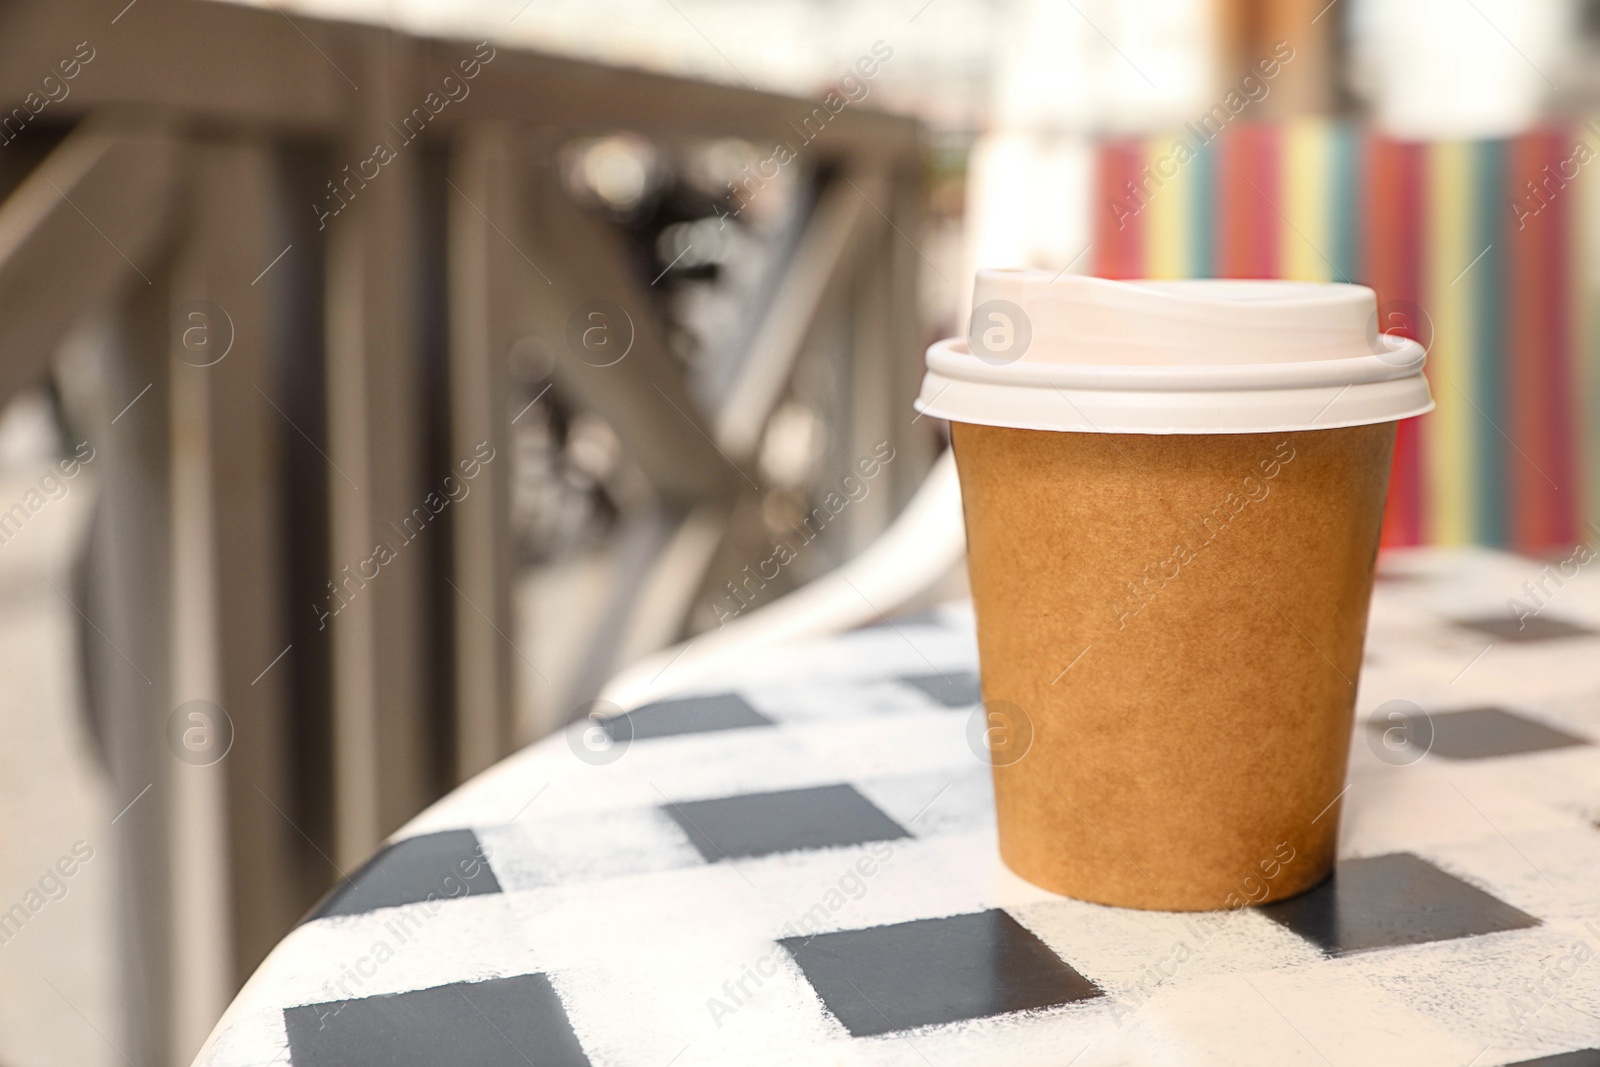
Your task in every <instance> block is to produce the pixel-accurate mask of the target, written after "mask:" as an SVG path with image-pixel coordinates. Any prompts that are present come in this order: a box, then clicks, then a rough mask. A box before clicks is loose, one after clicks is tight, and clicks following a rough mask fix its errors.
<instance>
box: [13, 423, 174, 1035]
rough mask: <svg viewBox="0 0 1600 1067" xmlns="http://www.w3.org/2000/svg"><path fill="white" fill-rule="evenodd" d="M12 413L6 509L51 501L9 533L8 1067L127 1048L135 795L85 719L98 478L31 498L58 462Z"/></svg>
mask: <svg viewBox="0 0 1600 1067" xmlns="http://www.w3.org/2000/svg"><path fill="white" fill-rule="evenodd" d="M11 421H12V419H11V416H10V413H8V415H7V417H6V418H5V419H0V513H4V512H6V511H9V510H10V509H11V507H12V506H13V505H14V504H17V503H24V504H25V502H26V501H28V500H29V499H31V500H32V501H34V502H38V501H39V500H40V499H43V500H44V501H45V502H44V503H43V505H42V506H40V507H39V509H38V510H37V512H36V513H34V514H32V515H31V517H30V518H29V519H28V521H27V523H26V524H25V525H24V526H23V528H22V530H21V532H20V533H17V534H16V535H15V536H13V537H11V538H10V539H9V540H7V541H5V542H4V543H0V1067H55V1065H63V1067H66V1065H71V1067H101V1065H106V1067H110V1065H113V1064H121V1063H122V1062H123V1057H122V1054H121V1053H120V1052H119V1051H118V1047H119V1046H121V1045H122V1044H123V1041H122V1035H121V1029H122V1009H121V1007H120V997H119V991H118V982H119V978H118V969H117V943H118V942H117V936H116V927H115V901H116V897H115V894H116V892H117V884H116V879H117V862H116V848H117V840H116V835H117V828H116V826H115V825H113V824H112V819H113V818H114V817H115V816H116V815H117V813H118V811H119V809H120V808H121V807H122V805H123V804H124V803H126V801H127V800H128V799H131V798H120V800H121V802H120V803H119V798H114V797H113V796H111V791H110V786H109V782H108V780H107V777H106V774H105V772H104V769H103V767H102V765H101V762H100V758H99V755H98V752H97V751H96V748H95V745H94V741H93V739H92V737H91V735H90V731H89V729H88V726H87V723H86V722H85V719H84V712H83V692H82V682H81V670H80V667H79V662H78V647H79V638H78V627H79V625H80V619H79V617H78V615H77V613H76V610H75V608H74V607H73V606H72V604H71V603H70V602H69V600H68V599H67V598H68V597H70V596H72V595H73V586H72V582H71V576H70V572H71V564H72V562H73V560H74V559H75V558H76V557H77V555H78V553H79V552H80V551H81V546H82V543H83V538H84V535H85V532H86V528H87V524H88V519H89V516H90V512H91V509H92V506H93V501H94V488H95V487H94V484H93V474H92V472H91V471H88V470H85V471H83V472H82V473H80V474H79V475H78V476H77V477H76V478H74V479H72V480H71V481H70V482H66V483H64V484H65V485H66V487H67V489H66V493H65V495H64V496H59V498H58V499H50V497H49V496H48V495H47V494H44V493H41V494H40V495H39V496H37V497H32V498H29V497H28V494H29V492H30V491H33V490H38V489H39V487H40V478H41V477H42V476H44V475H45V474H46V473H47V472H49V471H50V470H51V469H52V467H51V465H50V463H49V461H48V460H47V459H45V458H44V457H42V456H40V455H39V454H38V453H37V451H35V454H34V455H33V456H32V457H27V456H23V457H18V456H16V455H15V454H13V455H9V456H8V455H6V454H5V453H6V452H7V451H12V452H13V453H14V451H15V450H12V449H7V448H6V447H5V446H6V444H7V441H6V440H5V438H6V436H7V434H6V432H5V431H6V430H7V427H6V426H5V425H4V423H8V422H11ZM8 461H9V462H8ZM50 484H51V487H52V488H53V489H54V492H55V493H56V494H59V493H60V489H59V488H56V487H55V486H54V483H50ZM52 585H53V586H54V588H52ZM145 799H146V800H148V798H145ZM75 849H76V853H75V851H74V850H75ZM85 856H87V857H89V858H88V859H87V860H86V861H85V859H84V857H85ZM63 870H69V871H71V872H72V874H71V876H70V877H66V878H63V877H61V875H60V872H61V871H63ZM14 906H15V907H20V908H21V909H22V910H21V911H20V912H13V910H12V909H13V907H14ZM31 908H37V910H36V911H35V910H31ZM6 913H11V914H12V915H13V918H12V919H11V920H9V921H8V920H7V919H6ZM22 915H26V916H27V918H26V921H25V922H21V923H20V928H18V923H17V917H20V916H22Z"/></svg>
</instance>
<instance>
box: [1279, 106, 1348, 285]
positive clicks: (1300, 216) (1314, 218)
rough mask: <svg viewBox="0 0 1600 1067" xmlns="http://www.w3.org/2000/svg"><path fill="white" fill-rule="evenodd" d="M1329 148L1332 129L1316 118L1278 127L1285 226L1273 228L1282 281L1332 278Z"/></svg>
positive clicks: (1281, 206)
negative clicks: (1277, 235) (1276, 229)
mask: <svg viewBox="0 0 1600 1067" xmlns="http://www.w3.org/2000/svg"><path fill="white" fill-rule="evenodd" d="M1332 144H1333V138H1332V131H1331V129H1330V128H1329V126H1328V123H1327V122H1326V121H1324V120H1322V119H1314V118H1308V119H1297V120H1295V121H1293V122H1290V123H1288V124H1287V125H1285V126H1284V129H1283V148H1282V152H1283V157H1282V167H1283V192H1282V193H1281V194H1280V203H1279V210H1280V211H1282V212H1283V215H1284V218H1285V219H1287V220H1288V225H1286V226H1283V227H1280V229H1279V241H1280V242H1281V243H1280V244H1279V246H1278V259H1279V263H1280V267H1279V269H1280V271H1281V272H1282V274H1283V276H1284V277H1285V278H1292V279H1295V280H1297V281H1307V282H1326V281H1334V280H1335V279H1334V276H1333V264H1332V263H1330V262H1329V257H1330V256H1331V247H1330V246H1331V245H1332V241H1331V240H1330V238H1331V235H1332V229H1331V226H1332V224H1331V222H1330V216H1331V209H1332V203H1331V200H1330V197H1331V195H1332V191H1331V188H1330V174H1329V170H1330V168H1331V167H1332V165H1333V158H1332V157H1333V153H1332Z"/></svg>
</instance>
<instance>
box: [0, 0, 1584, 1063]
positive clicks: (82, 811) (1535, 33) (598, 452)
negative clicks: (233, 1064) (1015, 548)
mask: <svg viewBox="0 0 1600 1067" xmlns="http://www.w3.org/2000/svg"><path fill="white" fill-rule="evenodd" d="M1594 116H1600V3H1596V2H1594V0H1588V2H1579V0H1387V2H1383V3H1379V2H1377V0H1332V2H1324V0H1310V2H1302V0H1121V2H1113V0H1065V2H1062V3H1059V4H1056V3H1045V2H1043V0H1010V2H1006V0H993V2H986V0H861V2H857V3H853V4H848V5H846V4H839V3H834V2H829V0H775V2H769V3H761V4H755V3H750V2H748V0H581V2H580V0H532V2H528V0H457V2H451V3H444V2H439V0H409V2H392V3H380V2H376V0H373V2H366V0H293V2H285V3H281V4H278V3H262V4H260V5H257V6H250V5H246V4H225V3H220V2H213V0H133V2H131V3H129V2H128V0H109V2H105V3H102V2H99V0H93V2H90V0H63V2H59V3H50V2H44V0H39V2H21V0H9V2H6V3H0V196H3V198H4V199H3V200H0V353H3V354H4V359H3V361H0V402H3V404H4V407H3V410H0V629H3V632H4V635H5V638H4V640H3V641H0V663H3V669H4V675H3V678H4V681H5V683H6V684H5V685H4V686H0V723H3V724H4V727H5V730H4V743H0V833H3V834H4V842H5V846H4V848H3V849H0V1064H3V1065H6V1067H34V1065H44V1064H73V1065H96V1064H108V1065H109V1064H115V1063H119V1062H123V1063H127V1064H130V1065H137V1067H145V1065H147V1064H149V1065H155V1064H182V1063H187V1062H188V1061H189V1058H190V1056H192V1054H193V1053H194V1051H195V1050H196V1049H198V1047H199V1045H200V1043H201V1041H203V1039H204V1038H205V1036H206V1034H207V1033H208V1031H209V1030H210V1027H211V1025H212V1024H213V1023H214V1022H215V1020H216V1018H217V1017H218V1016H219V1015H220V1013H221V1011H222V1009H223V1008H224V1007H225V1006H226V1004H227V1003H228V1001H229V999H230V998H231V997H232V995H233V993H234V992H235V991H236V990H237V989H238V987H239V986H240V984H241V983H242V982H243V981H244V980H245V979H246V978H248V976H249V975H250V973H251V972H252V971H253V969H254V968H255V966H256V965H257V964H258V963H259V962H260V960H261V959H262V958H263V957H264V955H265V954H266V953H267V952H268V951H269V950H270V949H271V947H272V946H273V945H274V944H275V943H276V942H277V941H278V940H279V939H280V938H281V937H282V936H283V935H284V934H285V933H286V932H287V931H288V930H289V929H290V928H291V927H292V926H293V924H294V923H295V921H296V920H297V918H298V917H299V916H300V915H302V914H303V913H304V912H305V911H306V910H307V909H308V908H309V907H310V906H311V904H312V903H313V902H315V901H316V899H317V898H318V897H319V896H320V895H321V894H322V893H324V892H325V891H326V890H327V889H328V888H330V887H331V886H332V885H333V884H334V883H335V881H336V880H337V879H338V878H339V876H340V872H341V871H349V870H351V869H353V868H354V867H355V866H356V865H358V864H359V863H360V862H361V861H362V860H363V859H364V858H365V857H366V856H367V855H369V854H370V853H371V851H372V850H373V849H374V848H375V847H376V846H377V845H378V844H379V843H380V842H381V840H382V839H383V838H384V837H385V836H386V835H388V834H389V833H391V832H393V831H394V830H395V829H397V828H398V827H399V826H400V825H401V824H402V823H403V822H404V821H405V820H406V819H408V818H409V817H411V816H412V815H414V814H415V813H416V812H418V811H419V810H420V809H421V808H422V807H423V806H425V805H426V804H427V803H429V802H430V801H431V800H433V799H435V798H437V797H438V796H440V795H442V794H443V793H444V792H446V791H448V790H449V789H450V788H451V787H453V786H454V785H456V784H457V783H459V782H461V781H463V780H464V779H465V778H467V777H470V776H471V775H472V774H474V773H476V772H477V771H479V770H482V769H483V768H484V767H487V766H488V765H490V764H491V763H493V762H495V761H496V760H498V759H500V758H502V757H504V756H506V755H508V754H509V753H511V752H513V751H515V750H516V749H517V748H519V747H521V746H523V745H526V744H528V743H530V742H532V741H535V740H537V739H538V738H540V737H543V736H545V735H546V734H549V733H551V732H553V731H557V730H560V729H561V728H563V727H565V726H566V725H567V724H569V723H571V722H573V721H575V720H578V719H581V718H582V717H583V716H584V715H585V714H587V712H588V711H589V710H591V708H592V707H593V703H592V702H593V701H594V699H595V698H596V696H597V695H598V694H599V692H600V690H601V687H602V686H603V684H604V683H605V681H606V680H607V679H608V678H609V677H611V676H613V675H614V674H615V672H617V671H618V670H619V669H621V668H623V667H624V666H626V665H627V664H629V663H632V662H635V661H637V660H638V659H639V658H640V657H642V656H645V655H646V654H648V653H651V652H655V651H657V650H660V649H663V648H666V647H668V646H671V645H673V644H674V643H676V642H679V641H682V640H685V639H688V638H692V637H693V636H694V635H695V634H697V633H702V632H705V631H707V630H709V629H713V628H717V627H719V626H720V625H722V624H725V623H726V622H727V621H728V620H729V619H731V618H736V617H740V616H742V615H744V613H745V612H747V611H754V610H758V609H759V608H760V607H762V606H764V605H766V604H768V603H770V602H772V601H773V600H775V599H777V598H778V597H780V596H781V595H782V594H783V593H785V592H787V591H790V590H793V589H796V588H798V587H800V586H802V585H804V584H805V583H806V582H808V581H810V580H812V579H814V578H816V577H817V576H819V575H821V574H823V573H826V572H827V571H829V570H830V569H832V568H834V567H836V566H838V565H839V564H840V563H842V562H844V561H845V560H848V559H850V558H851V557H852V556H854V555H856V554H857V553H858V552H860V551H861V550H862V549H863V548H864V547H865V546H866V545H868V544H870V543H871V542H872V540H873V539H874V538H875V537H876V536H877V535H878V534H879V533H881V532H882V531H883V530H884V528H885V527H886V526H887V525H888V524H889V523H890V522H891V521H892V520H893V518H894V517H895V516H896V514H898V513H899V511H900V510H901V509H902V508H903V507H904V505H905V503H906V502H907V501H908V500H909V499H910V497H911V496H912V494H913V493H914V492H915V491H916V489H917V487H918V485H919V484H920V482H921V480H922V478H923V476H924V474H925V473H926V472H927V471H928V469H929V468H930V466H931V464H932V463H933V461H934V459H935V457H936V456H937V455H938V453H939V451H940V450H941V449H942V447H943V442H944V439H945V438H944V429H943V427H942V426H940V425H937V424H936V423H935V421H934V420H931V419H917V418H915V417H914V412H913V411H912V410H911V406H910V404H911V399H912V398H913V396H914V395H915V392H916V388H917V385H918V382H919V380H920V377H921V372H922V368H921V352H922V350H923V349H924V347H925V346H926V345H927V344H928V343H929V342H930V341H932V340H934V339H936V338H938V337H941V336H947V335H950V334H953V333H959V332H962V331H963V324H964V320H965V316H966V314H967V306H966V305H967V300H968V296H969V286H970V279H971V276H972V272H973V270H974V269H975V268H977V267H1034V268H1041V269H1046V270H1050V271H1055V272H1079V273H1095V274H1100V275H1103V276H1108V277H1118V278H1132V277H1164V278H1170V277H1208V276H1222V277H1281V278H1303V279H1316V280H1334V281H1342V280H1349V281H1355V282H1360V283H1364V284H1368V285H1371V286H1373V287H1374V288H1375V289H1377V291H1378V294H1379V299H1380V302H1381V304H1380V309H1381V323H1380V325H1381V326H1382V328H1383V329H1386V330H1392V331H1399V332H1403V333H1407V334H1408V335H1411V336H1414V337H1416V338H1418V339H1419V340H1422V341H1423V342H1424V343H1426V344H1427V345H1428V346H1429V348H1430V368H1429V369H1430V377H1431V379H1432V384H1433V390H1434V395H1435V397H1436V399H1437V401H1438V410H1437V411H1436V412H1435V413H1434V414H1432V415H1431V416H1429V417H1427V418H1426V419H1423V420H1420V421H1417V422H1414V423H1412V424H1407V425H1406V426H1404V427H1403V429H1402V433H1401V441H1400V447H1399V451H1398V454H1397V457H1396V461H1395V464H1396V465H1395V471H1394V483H1393V485H1394V488H1393V492H1392V497H1391V501H1390V511H1389V514H1388V517H1387V521H1386V529H1385V542H1386V544H1388V545H1391V546H1406V545H1415V544H1481V545H1486V546H1498V547H1504V548H1508V549H1512V550H1515V551H1518V552H1522V553H1526V554H1530V555H1541V554H1548V553H1553V552H1560V553H1562V554H1563V555H1566V554H1570V551H1571V549H1572V547H1573V545H1574V544H1576V543H1577V542H1579V541H1588V540H1590V538H1591V537H1592V536H1596V530H1597V528H1596V527H1594V526H1593V525H1592V522H1593V520H1594V518H1595V510H1596V509H1595V501H1596V499H1600V494H1597V493H1596V492H1593V491H1591V490H1592V488H1593V487H1595V486H1596V479H1597V476H1600V465H1597V464H1596V463H1595V462H1594V460H1595V459H1596V458H1597V457H1600V436H1597V435H1600V419H1596V418H1595V417H1594V410H1595V408H1596V407H1597V406H1600V380H1597V379H1600V373H1597V371H1600V361H1597V358H1596V357H1597V355H1600V353H1597V350H1596V345H1595V339H1594V329H1593V320H1594V311H1595V309H1596V296H1597V294H1600V279H1597V278H1596V276H1595V273H1594V265H1595V263H1596V262H1597V257H1596V255H1595V252H1596V248H1595V246H1596V243H1597V241H1600V224H1597V207H1600V204H1597V200H1596V197H1597V194H1596V192H1595V190H1596V188H1597V186H1596V182H1595V179H1594V178H1593V177H1591V176H1588V173H1587V172H1588V171H1590V170H1593V169H1594V168H1593V167H1592V166H1591V164H1592V163H1593V162H1594V160H1595V157H1596V155H1597V154H1600V123H1597V122H1595V121H1593V117H1594ZM886 455H887V456H891V457H892V458H891V459H888V460H886V461H883V462H882V463H881V470H880V471H879V473H878V474H877V475H875V476H874V477H872V478H870V479H867V480H866V482H865V483H864V484H858V487H857V489H856V490H854V491H852V490H850V489H849V488H848V487H847V486H846V485H845V483H844V479H845V477H846V476H847V475H850V474H852V472H853V471H856V470H858V469H859V464H860V461H861V460H863V459H864V458H867V457H872V456H876V457H877V458H878V459H879V460H884V457H885V456H886ZM841 499H842V500H843V503H838V504H837V505H835V504H834V503H830V502H829V501H830V500H831V501H840V500H841ZM819 506H822V507H823V510H822V511H818V510H817V509H818V508H819ZM780 542H781V543H783V544H785V545H787V546H792V551H791V552H789V553H786V554H784V555H783V556H781V557H780V555H779V554H778V553H776V552H775V545H776V544H778V543H780ZM791 557H792V558H791ZM936 578H938V576H936V575H931V576H929V585H930V587H931V588H935V589H936V591H937V590H943V591H945V592H948V591H949V590H950V589H952V588H955V589H958V588H959V584H958V583H959V575H956V576H954V577H953V578H951V582H955V583H957V584H956V585H954V586H952V585H951V584H949V583H946V584H945V585H944V586H939V585H938V583H937V582H936V581H935V579H936ZM929 595H934V593H930V594H929Z"/></svg>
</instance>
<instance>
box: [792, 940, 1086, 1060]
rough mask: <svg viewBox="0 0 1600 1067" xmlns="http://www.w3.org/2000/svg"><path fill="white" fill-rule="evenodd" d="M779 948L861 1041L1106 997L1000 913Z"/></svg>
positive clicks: (800, 941) (808, 941)
mask: <svg viewBox="0 0 1600 1067" xmlns="http://www.w3.org/2000/svg"><path fill="white" fill-rule="evenodd" d="M779 944H781V945H783V947H784V948H786V949H788V950H789V954H790V955H791V956H793V957H794V959H795V962H796V963H798V964H799V965H800V969H801V970H802V971H804V972H805V976H806V980H807V981H808V982H810V983H811V987H812V988H813V989H815V990H816V991H817V995H818V996H820V997H821V998H822V1002H823V1004H825V1005H827V1008H828V1010H829V1011H831V1012H832V1013H833V1014H834V1017H835V1018H837V1019H838V1020H839V1021H840V1022H841V1023H843V1024H844V1027H845V1029H847V1030H849V1031H850V1033H851V1035H852V1036H855V1037H867V1036H869V1035H872V1034H887V1033H892V1032H894V1031H897V1030H910V1029H912V1028H914V1027H918V1026H935V1025H938V1024H940V1023H952V1022H959V1021H961V1020H963V1019H983V1018H988V1017H990V1016H994V1015H1003V1014H1005V1013H1007V1012H1013V1011H1027V1010H1029V1009H1034V1008H1053V1007H1057V1006H1059V1005H1062V1004H1070V1003H1072V1002H1074V1001H1079V1000H1088V999H1090V998H1092V997H1098V996H1101V995H1102V994H1101V991H1100V989H1099V988H1098V987H1097V986H1096V985H1095V984H1094V983H1093V982H1091V981H1089V979H1087V978H1085V977H1084V976H1083V975H1081V974H1079V973H1078V972H1077V971H1075V970H1073V969H1072V968H1071V967H1069V966H1067V964H1066V963H1064V962H1062V960H1061V958H1060V957H1058V956H1057V955H1056V954H1055V953H1054V952H1051V951H1050V949H1049V947H1048V946H1046V945H1045V943H1044V942H1042V941H1040V940H1039V939H1038V938H1037V937H1035V936H1034V935H1033V933H1032V931H1030V930H1028V929H1027V928H1026V927H1024V926H1023V925H1022V924H1021V923H1019V922H1017V921H1016V920H1015V919H1013V918H1012V917H1011V916H1010V915H1008V914H1006V913H1005V912H1004V911H1000V910H999V909H994V910H990V911H981V912H977V913H976V914H972V915H955V916H952V917H950V918H948V919H918V920H916V921H915V922H907V923H897V924H895V925H893V926H875V927H872V928H871V929H867V930H842V931H839V932H837V933H831V934H817V935H815V936H812V937H788V938H784V939H783V940H782V941H780V942H779Z"/></svg>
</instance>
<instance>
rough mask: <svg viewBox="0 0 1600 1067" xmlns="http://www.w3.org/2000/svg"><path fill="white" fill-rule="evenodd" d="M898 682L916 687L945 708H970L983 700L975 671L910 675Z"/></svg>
mask: <svg viewBox="0 0 1600 1067" xmlns="http://www.w3.org/2000/svg"><path fill="white" fill-rule="evenodd" d="M900 680H901V681H902V682H905V683H906V684H907V685H912V686H916V687H917V688H918V689H920V690H922V691H923V692H924V693H926V694H928V695H929V696H930V697H932V698H933V699H934V700H937V701H938V702H939V703H941V704H943V705H944V706H945V707H947V708H970V707H971V706H972V705H974V704H976V703H978V701H980V700H982V699H983V692H982V689H981V687H980V686H979V683H978V672H977V671H945V672H944V673H943V674H912V675H907V676H906V677H904V678H901V679H900Z"/></svg>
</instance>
